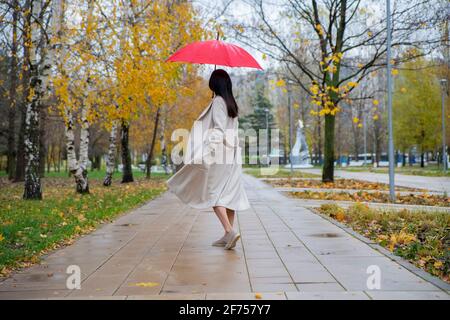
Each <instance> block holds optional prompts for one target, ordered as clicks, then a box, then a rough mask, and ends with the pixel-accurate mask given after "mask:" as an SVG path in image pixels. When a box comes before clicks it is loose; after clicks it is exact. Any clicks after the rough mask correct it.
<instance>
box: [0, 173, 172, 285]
mask: <svg viewBox="0 0 450 320" xmlns="http://www.w3.org/2000/svg"><path fill="white" fill-rule="evenodd" d="M43 185H44V186H43V187H44V188H45V194H44V195H45V198H44V199H43V200H42V201H30V200H23V199H22V193H23V184H21V183H15V184H12V183H6V182H5V181H3V182H2V192H1V193H0V276H2V275H8V274H9V273H10V272H11V270H13V269H15V268H21V267H26V266H29V265H31V264H33V263H36V262H38V261H39V256H40V255H42V254H45V253H47V252H48V251H49V250H52V249H56V248H58V247H61V246H64V245H68V244H70V243H72V242H73V241H74V239H76V238H77V237H78V236H79V235H82V234H86V233H88V232H91V231H93V230H95V228H96V227H97V226H98V225H99V224H101V223H104V222H108V221H111V220H112V219H113V218H114V217H116V216H117V215H118V214H121V213H123V212H126V211H128V210H130V209H132V208H135V207H137V206H139V205H141V204H143V203H145V202H146V201H148V200H150V199H152V198H154V197H155V196H157V195H159V194H161V193H162V192H163V191H164V190H165V189H166V187H165V182H164V180H163V179H155V180H145V179H142V180H139V181H136V182H134V183H127V184H120V183H118V182H115V183H113V185H112V186H111V187H107V188H106V187H103V186H102V181H101V180H94V179H92V180H90V185H89V187H90V192H91V193H90V194H88V195H80V194H77V193H76V192H75V187H74V183H73V180H72V179H71V178H45V179H43Z"/></svg>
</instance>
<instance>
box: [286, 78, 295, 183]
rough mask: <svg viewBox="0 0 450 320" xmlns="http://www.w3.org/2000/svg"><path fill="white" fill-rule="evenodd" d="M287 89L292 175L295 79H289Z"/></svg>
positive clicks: (292, 170)
mask: <svg viewBox="0 0 450 320" xmlns="http://www.w3.org/2000/svg"><path fill="white" fill-rule="evenodd" d="M286 83H287V91H288V108H289V163H290V167H291V175H292V174H293V173H294V165H293V163H292V145H293V141H292V139H293V133H292V130H293V127H294V125H293V123H292V122H293V120H294V119H293V115H294V112H293V110H292V101H291V84H293V81H291V80H288V81H287V82H286Z"/></svg>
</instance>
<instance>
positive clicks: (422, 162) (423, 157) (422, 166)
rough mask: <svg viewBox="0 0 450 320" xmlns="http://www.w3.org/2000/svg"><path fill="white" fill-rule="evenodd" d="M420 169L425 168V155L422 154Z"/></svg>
mask: <svg viewBox="0 0 450 320" xmlns="http://www.w3.org/2000/svg"><path fill="white" fill-rule="evenodd" d="M420 167H421V168H425V154H424V153H423V152H422V153H421V154H420Z"/></svg>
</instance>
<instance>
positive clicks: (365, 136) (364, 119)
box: [363, 112, 367, 166]
mask: <svg viewBox="0 0 450 320" xmlns="http://www.w3.org/2000/svg"><path fill="white" fill-rule="evenodd" d="M366 123H367V114H366V113H365V112H364V116H363V130H364V131H363V132H364V166H366V165H367V125H366Z"/></svg>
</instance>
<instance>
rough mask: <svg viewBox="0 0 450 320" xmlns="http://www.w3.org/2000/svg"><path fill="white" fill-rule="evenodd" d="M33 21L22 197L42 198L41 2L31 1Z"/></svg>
mask: <svg viewBox="0 0 450 320" xmlns="http://www.w3.org/2000/svg"><path fill="white" fill-rule="evenodd" d="M31 12H32V14H33V19H34V20H33V22H32V26H31V42H30V47H31V48H30V60H29V61H28V63H29V67H30V71H31V79H30V88H31V93H32V94H31V97H29V98H28V99H29V101H28V103H27V111H26V119H25V165H26V167H25V185H24V193H23V198H24V199H42V186H41V179H40V176H39V111H40V107H41V98H42V79H41V76H40V73H39V64H38V58H37V54H36V51H37V46H38V44H39V38H40V28H41V24H40V22H39V21H38V19H39V16H40V14H41V2H40V1H33V3H32V10H31Z"/></svg>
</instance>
